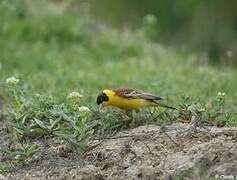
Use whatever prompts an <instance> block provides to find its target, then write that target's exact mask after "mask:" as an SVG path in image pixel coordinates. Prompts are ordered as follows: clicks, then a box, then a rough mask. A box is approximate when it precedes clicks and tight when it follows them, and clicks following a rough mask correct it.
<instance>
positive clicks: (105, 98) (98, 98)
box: [96, 92, 109, 105]
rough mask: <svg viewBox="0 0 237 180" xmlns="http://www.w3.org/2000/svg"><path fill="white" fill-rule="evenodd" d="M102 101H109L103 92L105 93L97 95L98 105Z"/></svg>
mask: <svg viewBox="0 0 237 180" xmlns="http://www.w3.org/2000/svg"><path fill="white" fill-rule="evenodd" d="M104 101H109V97H108V96H107V95H106V94H105V93H103V92H102V93H100V94H99V95H98V96H97V101H96V102H97V104H98V105H100V104H101V103H103V102H104Z"/></svg>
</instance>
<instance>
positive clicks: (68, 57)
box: [0, 0, 237, 160]
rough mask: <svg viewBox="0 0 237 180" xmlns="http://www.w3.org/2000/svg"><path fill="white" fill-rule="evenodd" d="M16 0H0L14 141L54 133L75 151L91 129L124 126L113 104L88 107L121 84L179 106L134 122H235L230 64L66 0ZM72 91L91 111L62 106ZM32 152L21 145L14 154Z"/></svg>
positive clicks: (236, 79)
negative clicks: (209, 61)
mask: <svg viewBox="0 0 237 180" xmlns="http://www.w3.org/2000/svg"><path fill="white" fill-rule="evenodd" d="M22 2H24V3H18V1H17V0H11V1H9V0H2V1H0V22H1V27H0V49H1V50H0V51H1V54H0V84H1V86H0V97H1V98H2V99H4V103H5V104H6V105H7V106H8V107H10V109H7V108H5V109H4V112H6V113H5V114H6V115H7V117H8V118H9V119H10V120H11V122H12V124H11V126H10V131H9V132H8V133H12V134H15V135H16V136H15V137H16V142H17V141H20V140H21V139H22V138H23V137H24V138H25V137H27V138H33V137H34V136H37V137H40V136H47V135H54V136H57V137H60V138H63V139H66V140H67V141H68V143H69V144H71V145H72V147H74V148H75V149H76V150H77V151H79V154H80V152H82V151H84V150H85V149H86V144H87V141H88V140H89V139H90V138H91V137H93V135H95V134H96V135H105V134H108V133H111V131H113V130H118V129H120V128H123V127H126V128H128V127H129V122H130V121H127V120H124V121H121V120H120V115H119V114H120V112H118V111H116V110H112V109H110V108H109V109H107V110H106V111H105V112H103V114H102V115H100V116H99V115H97V116H98V117H99V120H94V113H93V110H94V108H95V100H96V96H97V94H98V93H99V92H100V91H101V90H102V89H104V88H114V87H124V86H129V87H134V88H138V89H142V90H145V91H148V92H151V93H154V94H157V95H159V96H161V97H165V98H166V100H165V101H166V103H167V104H169V105H172V106H176V107H180V106H181V107H182V108H183V111H182V112H173V111H167V110H164V109H159V110H156V109H151V110H144V111H142V112H141V113H139V114H136V115H135V116H134V117H133V119H135V121H137V122H139V123H140V124H142V123H151V122H159V123H165V122H170V121H175V120H177V119H178V118H183V119H185V120H187V119H191V117H192V116H193V114H195V113H196V112H199V111H203V112H202V120H203V121H208V122H222V123H224V125H227V126H236V125H237V120H236V108H235V107H236V106H237V101H236V99H237V92H236V89H237V71H236V69H232V68H229V67H213V66H208V65H206V64H199V63H198V61H197V60H196V59H197V56H195V55H194V54H188V53H186V52H185V50H177V49H174V48H170V47H164V46H162V45H160V44H157V43H154V42H151V41H150V39H146V37H147V35H146V34H145V33H146V32H144V31H143V30H144V29H146V28H144V27H141V28H140V29H138V30H136V31H135V30H128V29H127V30H123V31H122V30H116V29H112V28H109V27H106V26H104V25H102V24H100V23H98V22H95V21H93V20H92V19H93V18H91V17H90V16H89V15H88V14H87V13H86V12H83V11H80V8H79V7H77V6H75V7H74V8H73V7H72V4H70V1H68V2H67V3H66V2H57V3H56V2H54V1H50V0H48V1H46V0H44V1H40V2H39V1H38V2H36V1H22ZM65 5H66V6H65ZM46 6H48V7H49V8H45V7H46ZM36 7H37V8H36ZM78 11H80V13H79V12H78ZM148 37H150V36H148ZM11 76H15V77H17V78H19V79H20V82H19V83H18V84H17V85H16V86H15V85H14V86H7V85H6V79H7V78H9V77H11ZM72 91H77V92H80V93H81V94H82V95H83V98H80V100H79V102H77V103H76V105H75V106H76V107H77V106H87V107H89V108H90V109H91V110H92V112H91V113H89V114H87V115H86V117H85V116H84V115H83V113H82V112H80V111H78V109H77V108H76V109H72V108H70V103H68V101H67V95H68V94H69V93H70V92H72ZM218 92H224V93H225V94H226V96H225V97H222V96H218ZM16 98H17V99H18V100H16ZM16 101H19V102H18V105H17V103H16ZM190 107H192V108H191V110H190ZM196 114H197V113H196ZM91 117H93V118H91ZM31 146H33V145H28V146H26V147H31ZM33 147H34V146H33ZM30 150H31V149H30ZM16 151H17V152H19V150H14V149H13V150H12V153H13V154H14V152H16ZM4 152H5V153H6V152H7V154H9V151H4ZM22 152H23V153H22ZM24 152H26V153H24ZM33 152H34V149H33ZM22 154H23V155H22ZM33 154H34V153H31V152H30V153H28V151H25V150H24V149H23V150H21V159H20V160H24V159H25V158H28V156H30V155H33ZM10 159H11V158H10ZM13 159H14V158H13Z"/></svg>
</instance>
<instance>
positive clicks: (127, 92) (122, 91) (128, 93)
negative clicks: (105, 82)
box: [113, 88, 163, 100]
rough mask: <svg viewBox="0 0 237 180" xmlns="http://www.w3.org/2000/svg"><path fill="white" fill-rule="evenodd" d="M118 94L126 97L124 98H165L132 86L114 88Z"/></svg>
mask: <svg viewBox="0 0 237 180" xmlns="http://www.w3.org/2000/svg"><path fill="white" fill-rule="evenodd" d="M113 91H114V92H115V93H116V95H118V96H121V97H124V98H131V99H137V98H142V99H147V100H162V99H163V98H161V97H158V96H155V95H153V94H150V93H146V92H143V91H139V90H135V89H132V88H117V89H114V90H113Z"/></svg>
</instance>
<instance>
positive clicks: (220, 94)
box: [217, 92, 225, 97]
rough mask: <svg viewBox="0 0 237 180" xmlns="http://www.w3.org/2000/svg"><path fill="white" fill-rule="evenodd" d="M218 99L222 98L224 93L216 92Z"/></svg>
mask: <svg viewBox="0 0 237 180" xmlns="http://www.w3.org/2000/svg"><path fill="white" fill-rule="evenodd" d="M217 95H218V96H219V97H224V96H225V93H224V92H218V94H217Z"/></svg>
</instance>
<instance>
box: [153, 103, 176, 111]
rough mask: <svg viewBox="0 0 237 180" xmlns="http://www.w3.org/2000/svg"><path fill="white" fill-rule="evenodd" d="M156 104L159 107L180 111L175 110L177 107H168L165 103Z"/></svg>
mask: <svg viewBox="0 0 237 180" xmlns="http://www.w3.org/2000/svg"><path fill="white" fill-rule="evenodd" d="M155 104H156V105H157V106H160V107H164V108H169V109H173V110H178V109H177V108H175V107H172V106H168V105H166V104H163V103H160V102H155Z"/></svg>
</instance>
